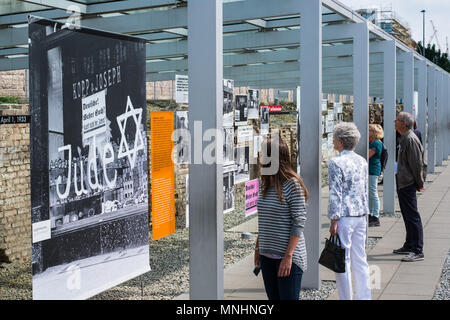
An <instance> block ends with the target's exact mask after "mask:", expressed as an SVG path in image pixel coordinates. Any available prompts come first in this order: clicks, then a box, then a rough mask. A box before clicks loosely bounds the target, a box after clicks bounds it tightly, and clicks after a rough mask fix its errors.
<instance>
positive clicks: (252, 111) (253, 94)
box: [248, 89, 259, 119]
mask: <svg viewBox="0 0 450 320" xmlns="http://www.w3.org/2000/svg"><path fill="white" fill-rule="evenodd" d="M258 118H259V90H257V89H248V119H258Z"/></svg>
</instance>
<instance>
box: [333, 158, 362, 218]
mask: <svg viewBox="0 0 450 320" xmlns="http://www.w3.org/2000/svg"><path fill="white" fill-rule="evenodd" d="M328 181H329V185H330V199H329V202H328V218H330V219H331V220H339V219H340V218H341V217H359V216H363V215H366V214H369V203H368V202H369V201H368V190H367V183H368V170H367V161H366V160H365V159H364V158H363V157H361V156H360V155H358V154H356V153H355V152H354V151H350V150H344V151H342V152H341V153H340V154H339V155H337V156H336V157H334V158H332V159H331V160H330V162H329V164H328Z"/></svg>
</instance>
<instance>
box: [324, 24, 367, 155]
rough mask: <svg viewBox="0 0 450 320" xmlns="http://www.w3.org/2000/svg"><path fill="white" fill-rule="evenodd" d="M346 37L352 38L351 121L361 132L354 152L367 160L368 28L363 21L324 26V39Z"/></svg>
mask: <svg viewBox="0 0 450 320" xmlns="http://www.w3.org/2000/svg"><path fill="white" fill-rule="evenodd" d="M348 38H353V122H354V123H355V124H356V126H357V127H358V130H359V131H360V133H361V139H360V142H359V143H358V145H357V146H356V148H355V152H356V153H358V154H359V155H361V156H362V157H364V158H365V159H367V160H368V153H369V150H368V148H369V28H368V26H367V23H365V22H361V23H353V24H340V25H331V26H326V27H324V31H323V40H325V41H327V40H339V39H348Z"/></svg>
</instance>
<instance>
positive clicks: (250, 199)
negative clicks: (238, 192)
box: [245, 179, 259, 217]
mask: <svg viewBox="0 0 450 320" xmlns="http://www.w3.org/2000/svg"><path fill="white" fill-rule="evenodd" d="M258 193H259V180H258V179H254V180H250V181H247V182H246V183H245V216H246V217H248V216H249V215H251V214H254V213H256V212H257V211H258V207H257V204H258Z"/></svg>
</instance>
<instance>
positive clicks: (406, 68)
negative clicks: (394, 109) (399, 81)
mask: <svg viewBox="0 0 450 320" xmlns="http://www.w3.org/2000/svg"><path fill="white" fill-rule="evenodd" d="M400 59H401V61H402V62H403V111H405V112H408V113H411V114H412V115H413V116H414V114H413V103H414V102H413V101H414V54H413V53H412V52H402V53H401V55H400Z"/></svg>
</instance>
